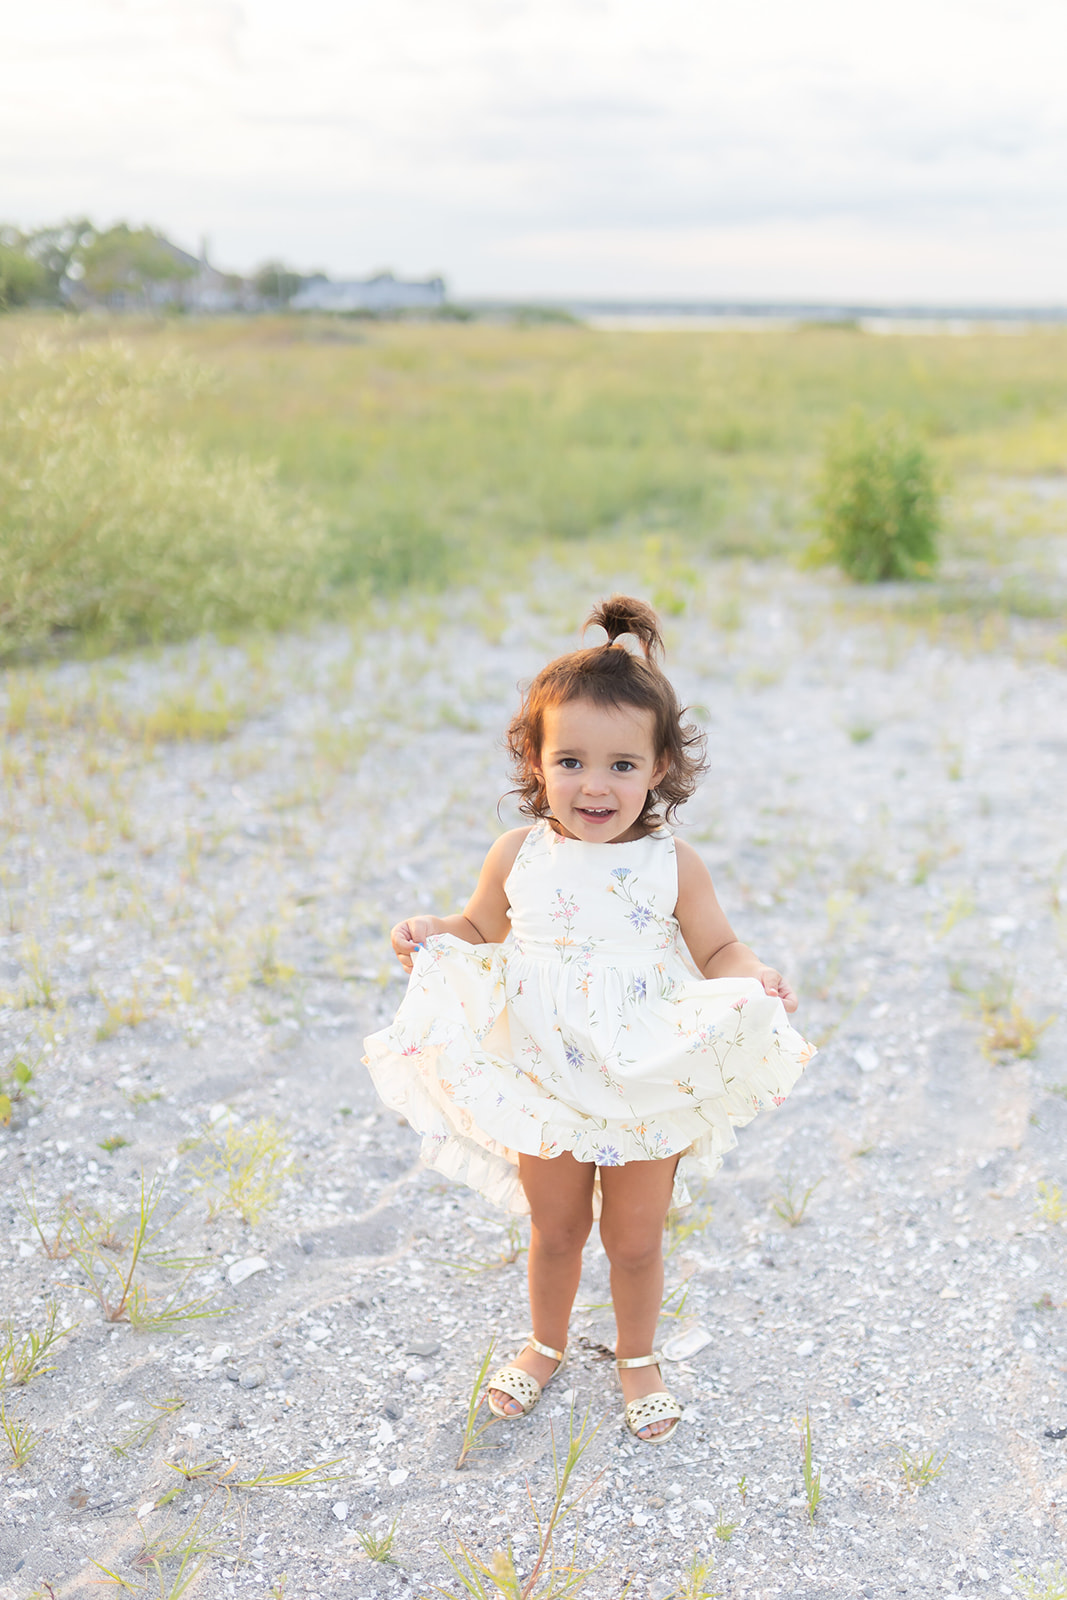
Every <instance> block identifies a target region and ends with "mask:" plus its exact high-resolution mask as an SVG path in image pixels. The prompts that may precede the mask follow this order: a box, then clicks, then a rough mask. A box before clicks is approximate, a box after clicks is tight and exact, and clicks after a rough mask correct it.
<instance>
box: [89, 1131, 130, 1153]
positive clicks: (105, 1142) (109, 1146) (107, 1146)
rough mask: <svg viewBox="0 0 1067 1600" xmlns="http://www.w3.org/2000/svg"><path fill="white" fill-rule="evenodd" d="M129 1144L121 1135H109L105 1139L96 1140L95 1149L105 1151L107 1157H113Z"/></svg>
mask: <svg viewBox="0 0 1067 1600" xmlns="http://www.w3.org/2000/svg"><path fill="white" fill-rule="evenodd" d="M129 1142H130V1141H129V1140H128V1139H124V1138H123V1137H122V1134H121V1133H109V1134H108V1136H107V1138H106V1139H100V1140H98V1142H97V1149H98V1150H106V1151H107V1153H108V1155H109V1156H113V1155H114V1154H115V1152H116V1151H117V1150H125V1148H126V1146H127V1145H128V1144H129Z"/></svg>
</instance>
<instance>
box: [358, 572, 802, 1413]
mask: <svg viewBox="0 0 1067 1600" xmlns="http://www.w3.org/2000/svg"><path fill="white" fill-rule="evenodd" d="M589 623H590V624H598V625H599V626H600V627H602V628H603V629H604V630H605V632H606V633H607V636H608V642H607V643H606V644H604V645H599V646H595V647H594V648H592V649H582V650H577V651H574V652H573V653H572V654H570V655H565V656H561V657H560V658H559V659H558V660H556V661H551V662H550V663H549V664H548V666H546V667H545V668H544V669H543V670H542V671H541V672H539V673H538V675H537V677H536V678H535V679H534V680H533V683H532V684H531V685H530V688H529V691H528V692H527V694H526V696H525V699H524V701H523V704H522V707H521V709H520V711H519V714H518V716H517V717H516V718H515V720H514V721H513V722H512V724H511V727H510V729H509V732H508V744H509V747H510V750H511V754H512V756H513V758H514V762H515V771H516V775H517V779H518V790H517V792H518V794H519V796H520V809H521V810H522V811H523V812H524V813H525V814H526V815H527V816H529V817H532V818H533V819H534V822H533V825H532V826H531V827H523V828H514V829H512V830H511V831H510V832H509V833H505V834H504V835H503V836H502V837H501V838H499V839H497V841H496V843H495V844H494V845H493V846H492V848H491V849H490V851H489V853H488V855H487V856H486V858H485V863H484V865H483V867H482V871H481V876H480V878H479V879H478V886H477V888H476V889H475V891H474V894H473V895H472V896H471V899H470V901H469V902H468V904H467V907H466V909H465V910H464V911H463V913H462V914H461V915H458V916H450V917H432V916H415V917H408V918H407V919H406V920H405V921H404V922H401V923H398V924H397V926H396V927H395V928H394V929H393V932H392V944H393V949H394V950H395V951H396V954H397V956H398V957H399V960H400V964H401V966H402V967H403V968H404V970H405V971H406V972H409V973H410V974H411V978H410V981H409V984H408V989H407V994H406V996H405V998H404V1001H403V1003H402V1005H401V1007H400V1010H399V1011H398V1013H397V1015H396V1019H395V1021H394V1022H393V1023H392V1025H391V1026H390V1027H388V1028H386V1029H384V1030H383V1031H382V1032H380V1033H376V1034H374V1035H372V1036H371V1038H369V1039H368V1040H367V1041H366V1048H367V1056H366V1058H365V1059H366V1061H367V1065H368V1066H369V1068H370V1071H371V1075H372V1077H373V1079H374V1082H375V1084H376V1086H377V1089H378V1092H379V1093H380V1095H381V1096H382V1098H383V1100H385V1102H386V1104H387V1105H389V1106H391V1107H392V1108H393V1109H394V1110H395V1111H398V1112H400V1113H401V1114H402V1115H403V1116H404V1117H406V1118H407V1120H408V1122H409V1123H410V1124H411V1126H412V1127H413V1128H415V1129H416V1130H417V1131H418V1132H419V1133H421V1134H422V1136H423V1157H424V1159H425V1160H426V1162H427V1163H428V1164H429V1165H430V1166H433V1167H436V1168H437V1169H438V1171H440V1172H444V1173H446V1174H447V1175H448V1176H449V1177H451V1178H455V1179H457V1180H458V1181H459V1182H461V1183H466V1184H469V1185H470V1186H471V1187H472V1188H474V1189H477V1190H478V1191H479V1192H480V1193H481V1194H483V1195H485V1196H486V1197H487V1199H489V1200H492V1201H494V1202H496V1203H497V1204H499V1205H501V1206H503V1207H504V1208H505V1209H507V1210H510V1211H516V1212H526V1211H528V1212H529V1213H530V1220H531V1228H530V1250H529V1289H530V1311H531V1318H532V1325H533V1333H532V1335H531V1337H530V1339H529V1340H528V1342H527V1343H526V1345H525V1346H524V1348H523V1349H522V1351H521V1352H520V1353H519V1355H518V1356H517V1357H516V1359H515V1361H514V1362H513V1363H512V1364H511V1365H509V1366H506V1367H502V1368H501V1369H500V1370H499V1371H497V1372H495V1373H493V1374H492V1376H491V1378H490V1380H489V1391H488V1403H489V1408H490V1410H491V1411H492V1412H493V1413H494V1415H496V1416H498V1417H502V1418H513V1417H521V1416H524V1415H526V1414H527V1413H528V1412H530V1411H531V1410H532V1409H533V1407H534V1406H535V1405H536V1404H537V1402H538V1400H539V1399H540V1397H541V1389H542V1386H543V1385H544V1384H545V1383H547V1381H548V1380H549V1378H551V1377H552V1376H553V1375H554V1373H556V1372H557V1371H558V1370H559V1367H560V1366H561V1364H562V1362H563V1359H564V1355H565V1353H566V1345H567V1324H568V1321H569V1318H570V1312H571V1306H572V1304H573V1301H574V1296H575V1293H576V1291H577V1288H578V1279H579V1277H580V1274H581V1267H582V1247H583V1245H584V1244H585V1241H586V1239H587V1238H588V1236H589V1231H590V1228H591V1227H592V1222H593V1216H594V1213H595V1211H596V1210H597V1209H599V1212H600V1238H601V1241H602V1243H603V1246H604V1250H605V1252H606V1254H607V1257H608V1261H609V1262H610V1266H611V1295H612V1301H613V1304H614V1309H615V1322H616V1329H617V1340H616V1357H617V1359H616V1362H615V1365H616V1367H617V1369H618V1372H619V1379H620V1382H621V1385H622V1390H623V1394H624V1397H625V1400H626V1401H627V1405H626V1412H625V1420H626V1425H627V1427H628V1428H629V1429H630V1431H631V1433H633V1434H634V1435H635V1436H636V1437H637V1438H640V1439H643V1440H647V1441H648V1442H650V1443H654V1444H660V1443H663V1442H664V1441H665V1440H666V1439H667V1438H669V1437H670V1435H671V1434H672V1433H673V1432H674V1431H675V1429H676V1428H677V1426H678V1421H679V1418H680V1417H681V1414H682V1413H681V1407H680V1406H679V1405H678V1403H677V1402H676V1401H675V1400H674V1399H673V1397H672V1396H671V1395H669V1394H667V1393H666V1392H665V1391H664V1390H663V1386H662V1381H661V1379H660V1375H659V1359H660V1358H659V1356H658V1355H657V1353H656V1352H655V1350H654V1349H653V1338H654V1334H655V1330H656V1323H657V1319H658V1316H659V1311H660V1303H661V1299H662V1295H663V1253H662V1240H663V1228H664V1223H665V1221H666V1216H667V1212H668V1210H669V1209H670V1208H671V1206H672V1205H674V1206H678V1205H683V1204H685V1203H686V1202H687V1201H688V1198H689V1197H688V1193H687V1190H686V1187H685V1182H684V1177H683V1174H684V1173H685V1172H687V1171H688V1172H689V1173H696V1174H699V1175H702V1176H710V1175H711V1174H712V1173H714V1172H715V1171H716V1170H717V1169H718V1167H719V1166H720V1165H721V1163H722V1158H723V1154H724V1152H725V1151H727V1150H729V1149H730V1148H731V1147H732V1146H733V1145H734V1144H736V1142H737V1141H736V1137H735V1134H734V1129H735V1128H736V1127H737V1126H739V1125H740V1124H742V1123H745V1122H749V1121H750V1120H751V1119H752V1117H753V1116H755V1114H756V1112H757V1111H759V1110H760V1108H761V1107H762V1106H763V1105H765V1104H766V1103H767V1102H768V1101H773V1102H774V1103H775V1104H776V1105H778V1104H780V1103H781V1101H782V1100H783V1099H784V1097H785V1095H786V1094H788V1092H789V1090H790V1089H791V1088H792V1086H793V1084H794V1083H795V1082H796V1079H797V1077H798V1076H799V1074H800V1072H801V1071H802V1069H803V1067H804V1065H805V1063H806V1062H807V1060H808V1058H809V1057H810V1056H811V1054H812V1050H811V1047H810V1046H809V1045H807V1044H805V1042H804V1040H803V1039H802V1038H801V1037H800V1036H799V1034H797V1033H795V1032H794V1030H793V1029H792V1028H791V1027H790V1025H789V1023H788V1022H787V1020H786V1016H785V1013H786V1012H787V1011H795V1010H796V1006H797V1000H796V996H795V995H794V993H793V991H792V990H791V989H790V987H789V985H788V983H787V982H786V980H785V979H784V978H783V977H782V975H781V973H779V972H776V971H775V970H774V968H773V967H768V966H766V965H765V964H764V963H763V962H762V961H760V960H759V958H758V957H757V956H755V955H754V954H753V953H752V951H751V950H749V949H748V948H747V946H746V945H743V944H740V943H739V942H738V940H737V939H736V938H735V936H734V933H733V930H732V929H731V927H730V924H729V923H728V922H727V920H726V917H725V915H724V914H723V911H722V909H721V907H720V906H719V903H718V901H717V899H716V898H715V890H714V889H713V887H712V883H711V878H710V876H709V874H708V870H707V868H706V867H705V865H704V863H703V861H702V860H701V858H700V856H699V855H698V854H697V852H696V851H695V850H694V849H693V848H692V847H691V846H690V845H688V844H684V843H683V842H682V841H681V840H677V839H675V838H674V836H673V834H672V832H671V830H670V828H669V827H668V826H667V824H668V823H669V822H670V821H672V820H673V818H674V816H675V813H676V812H677V809H678V807H679V806H680V805H681V804H682V803H683V802H684V801H685V800H686V799H688V797H689V796H690V795H691V794H692V792H693V789H694V787H695V785H696V780H697V777H698V776H699V774H700V773H701V772H702V771H703V769H704V768H703V761H702V755H703V742H702V739H701V736H700V734H699V733H698V732H697V730H696V729H695V728H694V727H692V726H691V725H689V724H686V723H684V722H683V720H682V717H683V713H682V710H681V707H680V706H679V704H678V700H677V697H676V695H675V692H674V689H673V688H672V686H671V684H670V683H669V682H668V680H667V678H666V677H665V676H664V675H663V673H662V672H661V670H660V668H659V665H658V660H657V658H658V656H659V655H660V654H661V652H662V641H661V639H660V633H659V628H658V625H657V620H656V617H655V614H654V612H652V611H651V610H650V609H649V607H648V606H646V605H644V604H643V603H642V602H641V601H640V600H632V599H629V598H627V597H625V596H621V595H617V596H615V597H614V598H613V599H612V600H609V601H608V602H607V603H606V604H605V605H602V606H600V607H598V608H597V609H596V610H595V611H594V612H593V613H592V615H591V617H590V618H589ZM627 635H629V636H630V637H631V642H632V643H633V645H634V648H633V649H630V648H627V646H626V645H624V644H623V643H622V642H621V641H622V640H623V639H624V638H625V637H626V636H627Z"/></svg>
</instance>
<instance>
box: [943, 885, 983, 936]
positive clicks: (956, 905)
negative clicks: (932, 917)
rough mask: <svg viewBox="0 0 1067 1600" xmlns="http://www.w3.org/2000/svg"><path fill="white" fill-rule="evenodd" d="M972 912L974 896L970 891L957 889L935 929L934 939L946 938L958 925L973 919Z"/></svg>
mask: <svg viewBox="0 0 1067 1600" xmlns="http://www.w3.org/2000/svg"><path fill="white" fill-rule="evenodd" d="M974 912H975V904H974V895H973V894H972V893H971V891H970V889H957V890H956V893H955V894H954V895H953V897H952V901H951V904H950V905H949V906H948V909H947V910H946V911H945V914H944V916H943V917H942V919H941V921H940V923H939V924H938V926H937V928H936V929H935V932H934V937H935V938H937V939H944V938H946V937H947V935H948V934H950V933H951V932H952V930H953V928H955V927H956V926H957V924H958V923H960V922H964V921H965V920H966V919H967V918H968V917H973V916H974Z"/></svg>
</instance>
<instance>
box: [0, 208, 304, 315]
mask: <svg viewBox="0 0 1067 1600" xmlns="http://www.w3.org/2000/svg"><path fill="white" fill-rule="evenodd" d="M197 270H198V269H197V266H196V265H195V264H193V263H192V260H191V258H189V257H188V256H187V255H186V254H185V252H184V251H181V250H178V249H177V248H176V247H175V246H174V245H173V244H171V242H170V241H169V240H168V239H167V238H166V237H165V236H164V235H163V234H162V233H160V232H159V231H158V230H157V229H155V228H150V227H141V228H133V227H131V226H130V225H129V224H128V223H126V222H118V223H115V224H114V225H113V226H112V227H110V228H97V227H96V226H95V225H94V224H93V223H92V222H91V221H90V220H89V219H88V218H87V217H70V218H67V219H66V220H65V221H63V222H59V223H55V224H53V225H51V226H48V227H43V228H35V229H30V230H29V231H24V230H23V229H21V228H18V227H16V226H14V224H11V223H0V311H11V310H15V309H17V308H18V307H20V306H34V305H41V306H47V305H70V304H72V303H74V304H77V303H79V302H81V303H93V302H95V303H98V304H103V305H107V304H113V303H115V302H116V301H118V302H121V303H122V304H124V305H138V304H142V305H144V306H148V305H150V304H152V303H153V299H154V293H153V292H154V291H156V292H157V293H158V291H159V290H160V289H161V288H163V287H164V286H174V287H175V288H177V287H178V286H180V285H181V283H182V282H184V281H187V280H188V279H190V278H194V277H196V275H197ZM303 281H304V280H303V277H302V276H301V274H299V273H297V272H294V271H293V270H292V269H291V268H289V267H286V266H285V265H284V264H283V263H282V262H278V261H269V262H266V263H264V265H263V266H261V267H260V268H258V269H257V271H256V272H255V273H253V274H252V276H251V278H249V279H247V280H246V279H244V278H242V277H241V276H239V275H237V274H229V275H223V283H224V286H225V287H227V288H231V289H234V290H238V289H241V288H243V287H247V288H248V289H249V290H251V291H253V292H254V293H255V295H256V296H257V298H258V299H259V300H260V301H261V302H264V303H267V304H273V305H286V304H287V303H288V302H289V300H291V299H292V297H293V295H294V294H295V293H296V291H297V290H298V289H299V287H300V285H301V283H302V282H303Z"/></svg>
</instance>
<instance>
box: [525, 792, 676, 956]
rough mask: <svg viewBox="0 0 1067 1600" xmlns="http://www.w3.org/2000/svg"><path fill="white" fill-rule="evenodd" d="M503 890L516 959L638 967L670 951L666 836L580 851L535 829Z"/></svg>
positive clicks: (672, 927) (670, 854) (672, 929)
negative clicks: (597, 961) (576, 960)
mask: <svg viewBox="0 0 1067 1600" xmlns="http://www.w3.org/2000/svg"><path fill="white" fill-rule="evenodd" d="M504 890H505V893H506V894H507V897H508V901H509V905H510V917H511V929H512V935H513V937H514V941H515V947H516V949H517V950H518V951H519V953H520V954H521V955H524V956H528V957H534V958H538V959H544V960H551V961H556V962H559V961H569V960H572V959H573V958H575V957H580V958H581V959H582V960H583V961H588V960H590V959H593V960H595V959H596V958H597V957H598V956H600V957H604V958H605V959H610V960H611V961H613V962H620V961H627V960H631V961H637V962H640V961H643V960H650V959H655V958H657V957H659V958H661V957H662V953H663V951H664V950H667V949H669V948H670V947H671V946H672V945H673V944H674V943H675V939H676V936H677V932H678V924H677V922H676V920H675V916H674V908H675V905H676V904H677V900H678V861H677V856H676V853H675V848H674V839H673V837H672V836H671V834H670V832H669V831H668V830H667V829H666V828H663V829H660V830H659V831H658V832H656V833H650V834H646V835H645V836H644V838H642V839H633V840H631V841H630V842H629V843H626V844H587V843H586V842H585V841H584V840H581V839H568V838H565V837H564V836H563V835H562V834H559V833H557V832H556V831H555V829H554V828H553V827H552V825H551V823H549V822H547V821H543V822H539V823H537V824H536V825H535V826H534V827H532V828H531V829H530V832H529V833H528V834H527V836H526V838H525V839H524V840H523V843H522V847H521V848H520V850H519V853H518V855H517V856H516V858H515V864H514V866H513V867H512V869H511V871H510V873H509V874H508V876H507V879H506V880H505V883H504Z"/></svg>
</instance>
